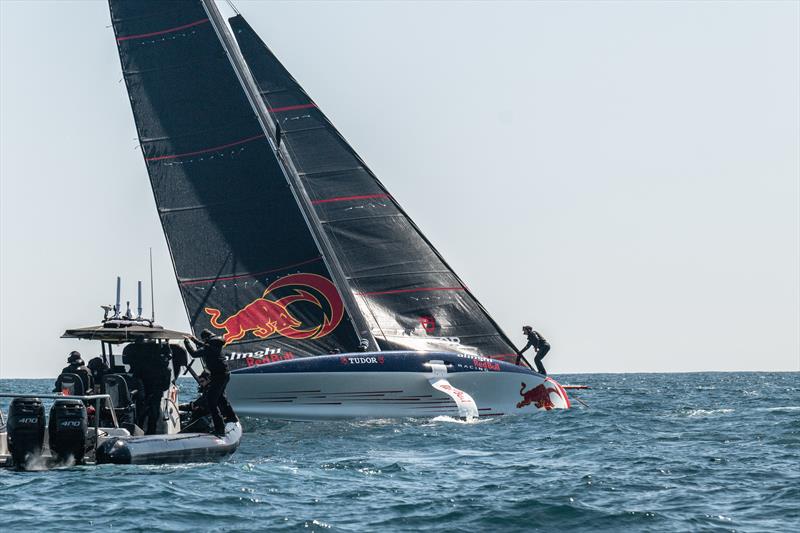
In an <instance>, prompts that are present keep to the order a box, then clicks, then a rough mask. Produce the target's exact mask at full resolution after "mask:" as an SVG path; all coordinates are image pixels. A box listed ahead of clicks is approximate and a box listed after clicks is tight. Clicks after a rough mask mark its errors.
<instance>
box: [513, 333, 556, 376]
mask: <svg viewBox="0 0 800 533" xmlns="http://www.w3.org/2000/svg"><path fill="white" fill-rule="evenodd" d="M522 333H523V334H525V335H527V336H528V344H526V345H525V347H524V348H523V349H522V350H520V351H519V355H517V362H516V364H519V361H520V359H522V354H523V353H525V350H527V349H528V348H530V347H533V349H534V350H536V356H535V357H534V358H533V362H534V363H536V370H537V372H539V373H540V374H544V375H545V376H546V375H547V371H546V370H545V369H544V365H543V364H542V359H544V356H545V355H547V352H549V351H550V343H549V342H547V341H546V340H545V338H544V337H542V336H541V335H540V334H539V332H538V331H533V328H532V327H530V326H523V327H522Z"/></svg>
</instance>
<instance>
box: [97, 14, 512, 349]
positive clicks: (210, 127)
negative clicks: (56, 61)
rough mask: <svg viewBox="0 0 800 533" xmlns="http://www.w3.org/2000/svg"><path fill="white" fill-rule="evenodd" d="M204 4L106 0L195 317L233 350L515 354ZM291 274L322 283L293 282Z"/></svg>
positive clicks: (277, 75) (308, 106) (268, 60)
mask: <svg viewBox="0 0 800 533" xmlns="http://www.w3.org/2000/svg"><path fill="white" fill-rule="evenodd" d="M212 2H213V0H204V1H200V0H186V1H184V2H164V1H157V2H129V1H126V0H110V4H111V7H112V19H113V21H114V29H115V32H116V34H117V42H118V45H119V51H120V57H121V60H122V65H123V71H124V72H125V79H126V83H127V85H128V90H129V93H130V95H131V104H132V107H133V110H134V116H135V118H136V122H137V127H138V129H139V135H140V139H141V142H142V150H143V152H144V156H145V161H146V163H147V166H148V171H149V173H150V178H151V183H152V186H153V190H154V194H155V197H156V203H157V206H158V209H159V213H160V215H161V220H162V224H163V226H164V231H165V234H166V236H167V240H168V242H169V245H170V250H171V253H172V256H173V261H174V263H175V271H176V275H177V277H178V282H179V284H180V286H181V293H182V295H183V298H184V302H185V304H186V308H187V312H188V313H189V316H190V321H191V325H192V328H193V329H194V330H195V331H197V330H198V329H202V328H204V327H211V328H216V330H217V331H219V332H220V333H223V334H224V335H225V337H226V340H229V341H230V342H229V344H228V345H227V349H228V350H230V351H231V352H237V353H254V354H259V353H262V354H265V353H266V354H268V353H272V352H274V351H275V350H276V348H280V349H281V350H282V351H283V353H285V352H286V351H289V352H291V353H293V354H295V355H301V356H302V355H317V354H322V353H330V351H332V350H334V349H341V350H343V351H346V350H352V349H353V348H354V347H355V346H356V345H357V344H358V342H359V339H360V338H365V339H367V340H368V341H369V342H370V343H371V342H372V341H373V340H375V341H377V344H378V346H379V348H380V349H383V350H387V349H413V350H443V349H444V350H455V351H461V352H467V353H472V354H477V355H483V356H487V357H493V358H498V359H508V358H511V357H514V356H515V355H516V349H515V348H514V346H513V344H512V343H511V341H510V340H509V339H508V338H507V337H506V335H505V334H504V333H503V332H502V331H501V330H500V328H499V326H498V325H497V324H496V323H495V322H494V321H493V320H492V318H491V317H490V316H489V314H488V313H487V312H486V311H485V309H484V308H483V307H482V306H481V305H480V303H479V302H478V301H477V299H475V297H474V296H473V295H472V294H471V292H470V291H469V290H468V289H467V287H466V286H465V285H464V283H463V282H462V281H461V280H460V279H459V278H458V276H457V275H456V274H455V273H454V272H453V271H452V269H451V268H450V267H449V266H448V265H447V263H446V262H445V261H444V259H443V258H442V257H441V255H440V254H439V253H438V252H437V251H436V250H435V249H434V247H433V246H432V245H431V243H430V242H429V241H428V240H427V239H426V238H425V237H424V235H423V234H422V233H421V232H420V231H419V229H418V228H417V226H416V225H415V224H414V223H413V221H412V220H411V219H410V218H409V217H408V216H407V214H406V213H405V212H404V211H403V210H402V208H401V207H400V206H399V205H398V203H397V202H396V201H395V200H394V199H393V198H392V196H391V195H390V194H389V192H388V191H387V189H386V188H385V187H384V186H383V185H382V184H381V183H380V181H378V179H377V178H376V177H375V176H374V175H373V173H372V172H371V171H370V170H369V168H368V167H367V166H366V165H365V164H364V162H363V161H362V160H361V158H360V157H359V156H358V155H357V154H356V153H355V152H354V150H353V149H352V148H351V147H350V146H349V145H348V144H347V142H346V141H345V140H344V138H343V137H342V136H341V135H340V134H339V132H338V131H337V130H336V129H335V128H334V127H333V125H332V124H331V123H330V121H329V120H328V119H327V118H326V117H325V115H324V114H323V113H322V112H321V111H320V109H319V108H318V107H317V105H316V104H315V103H314V102H313V101H312V100H311V99H310V98H309V97H308V95H307V94H306V93H305V92H304V91H303V89H302V88H301V87H300V85H299V84H298V83H297V82H296V81H295V80H294V78H293V77H292V76H291V75H290V74H289V72H288V71H287V70H286V69H285V68H284V67H283V65H281V63H280V62H279V61H278V59H277V58H276V57H275V56H274V55H273V54H272V53H271V52H270V50H269V49H268V48H267V46H266V45H265V44H264V43H263V42H262V41H261V39H260V38H259V37H258V35H256V33H255V32H254V31H253V29H252V28H251V27H250V26H249V25H248V23H247V22H246V21H245V20H244V18H243V17H242V16H241V15H237V16H235V17H233V18H231V19H230V21H229V24H230V29H231V30H232V32H231V33H232V35H233V37H234V38H235V41H233V40H232V39H230V35H229V34H226V32H227V31H228V28H227V26H226V27H222V25H221V24H219V19H218V17H219V13H218V12H216V7H215V6H213V5H210V4H212ZM204 3H205V5H206V7H205V10H204V8H203V4H204ZM209 18H210V19H211V21H210V23H209V21H208V19H209ZM215 21H216V24H212V23H215ZM212 26H214V27H213V28H212ZM214 28H216V30H217V32H216V34H215V32H214ZM234 48H235V49H234ZM226 52H227V54H226ZM244 78H247V79H244ZM254 92H257V97H260V101H258V102H254V101H253V97H252V94H253V93H254ZM247 94H250V95H251V98H250V100H249V101H248V98H247ZM302 275H309V276H311V275H313V276H317V278H308V279H307V280H312V279H313V280H316V281H317V282H319V284H320V287H321V286H322V285H323V283H322V281H321V280H323V279H324V280H325V281H327V282H329V283H328V284H327V285H325V290H321V289H320V287H314V286H313V285H307V284H306V285H304V281H303V280H304V279H305V278H302V277H298V276H302ZM287 276H294V277H289V279H288V280H287ZM281 280H286V281H281ZM307 280H306V281H307ZM276 283H277V284H278V285H277V286H276V285H275V284H276ZM331 285H335V286H336V287H335V289H333V292H332V289H331ZM331 295H334V296H331ZM335 296H339V298H336V297H335ZM329 297H330V298H329ZM331 298H332V299H333V300H335V301H334V302H333V303H332V302H331ZM265 302H266V303H265ZM273 304H275V305H273ZM261 308H264V309H261ZM276 308H277V309H283V310H284V311H285V312H284V313H283V319H282V321H280V320H279V322H280V325H281V327H273V326H269V327H263V326H264V324H266V323H267V322H269V320H273V318H271V317H273V316H274V315H275V314H276V313H278V311H276ZM259 312H260V313H261V314H259ZM278 314H280V313H278ZM265 317H266V319H268V320H267V322H265V321H264V318H265ZM337 317H341V318H339V322H337V324H336V325H335V327H333V328H331V326H332V324H333V322H335V321H336V319H337ZM259 328H261V329H259ZM323 332H324V334H322V333H323ZM309 333H310V335H309ZM303 335H309V336H307V337H303ZM234 337H236V338H234ZM234 358H235V357H234Z"/></svg>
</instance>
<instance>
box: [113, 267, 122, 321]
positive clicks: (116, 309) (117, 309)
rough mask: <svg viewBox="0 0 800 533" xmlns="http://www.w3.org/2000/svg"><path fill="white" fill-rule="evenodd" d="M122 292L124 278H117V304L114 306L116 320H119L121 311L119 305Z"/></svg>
mask: <svg viewBox="0 0 800 533" xmlns="http://www.w3.org/2000/svg"><path fill="white" fill-rule="evenodd" d="M121 290H122V278H121V277H119V276H117V303H116V304H115V305H114V318H119V312H120V310H121V309H120V305H119V303H120V302H119V299H120V291H121Z"/></svg>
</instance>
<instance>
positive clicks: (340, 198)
mask: <svg viewBox="0 0 800 533" xmlns="http://www.w3.org/2000/svg"><path fill="white" fill-rule="evenodd" d="M371 198H389V195H388V194H364V195H362V196H337V197H335V198H325V199H323V200H313V201H312V202H311V203H312V204H327V203H329V202H347V201H348V200H369V199H371Z"/></svg>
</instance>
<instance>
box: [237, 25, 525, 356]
mask: <svg viewBox="0 0 800 533" xmlns="http://www.w3.org/2000/svg"><path fill="white" fill-rule="evenodd" d="M230 26H231V28H232V30H233V34H234V36H235V37H236V40H237V42H238V44H239V48H240V50H241V52H242V55H243V56H244V59H245V61H246V62H247V65H248V67H249V69H250V71H251V72H252V75H253V77H254V79H255V82H256V84H257V86H258V89H259V91H260V94H261V97H262V99H263V101H264V104H265V105H266V107H267V109H268V110H269V111H270V115H271V118H272V119H273V120H274V123H275V125H276V128H277V131H278V137H279V139H280V143H279V150H280V152H281V155H282V157H283V159H284V160H286V161H289V162H290V164H289V165H287V166H288V167H289V170H290V171H291V172H293V173H295V175H296V176H297V177H298V178H299V180H300V181H301V183H302V185H303V187H304V188H305V190H306V192H307V193H308V197H309V199H310V201H311V204H312V205H313V208H314V214H315V219H316V221H317V222H319V224H320V225H321V227H322V228H323V229H324V233H325V235H326V236H327V238H328V241H329V242H330V244H331V248H332V253H333V254H335V256H336V258H337V260H338V263H339V265H340V266H341V268H342V270H343V273H344V276H345V277H346V280H347V285H348V286H347V288H346V289H349V290H350V291H352V292H353V294H354V295H355V296H356V299H357V301H358V303H359V307H360V309H361V312H362V313H363V315H364V317H365V318H366V319H367V322H368V323H369V325H370V327H371V332H372V335H373V336H374V337H375V339H376V340H377V341H378V343H379V345H380V346H381V348H382V349H414V350H442V349H444V350H458V351H465V352H470V353H476V354H479V355H484V356H487V357H493V358H497V359H510V358H514V357H516V349H515V348H514V347H513V344H512V343H511V342H510V341H509V340H508V338H507V337H506V336H505V335H504V334H503V332H502V331H501V330H500V328H499V327H498V325H497V324H496V323H495V322H494V321H493V320H492V318H491V317H490V316H489V314H488V313H487V312H486V311H485V309H484V308H483V307H482V306H481V304H480V303H479V302H478V301H477V300H476V299H475V297H474V296H473V295H472V294H471V293H470V291H469V290H468V289H467V287H466V286H465V285H464V283H462V281H461V280H460V279H459V278H458V276H456V274H455V273H454V272H453V271H452V270H451V269H450V267H449V266H448V265H447V264H446V263H445V261H444V259H443V258H442V256H441V255H440V254H439V253H438V252H437V251H436V250H435V249H434V247H433V246H432V245H431V243H430V242H428V240H427V239H426V238H425V236H424V235H422V233H421V232H420V231H419V229H418V228H417V226H416V225H415V224H414V223H413V222H412V221H411V219H410V218H409V217H408V215H406V213H405V212H404V211H403V210H402V208H401V207H400V206H399V205H398V203H397V202H396V201H395V200H394V199H393V198H392V196H391V195H390V194H389V193H388V191H387V190H386V188H385V187H384V186H383V185H382V184H381V183H380V182H379V181H378V179H377V178H376V177H375V175H374V174H373V173H372V172H371V171H370V170H369V168H367V166H366V165H365V164H364V162H363V161H362V160H361V158H360V157H359V156H358V154H356V153H355V151H354V150H353V149H352V148H351V147H350V145H348V144H347V142H346V141H345V140H344V138H343V137H342V136H341V135H340V134H339V132H338V131H337V130H336V128H334V127H333V125H332V124H331V122H330V121H329V120H328V119H327V118H326V117H325V115H324V114H323V113H322V111H320V109H319V107H317V105H316V104H315V103H314V102H313V101H312V100H311V98H309V96H308V95H307V94H306V93H305V91H303V89H302V87H300V85H299V84H298V83H297V82H296V81H295V80H294V78H293V77H292V76H291V75H290V74H289V72H288V71H287V70H286V69H285V68H284V67H283V65H282V64H281V63H280V61H278V59H277V58H276V57H275V55H274V54H272V52H271V51H270V50H269V48H267V46H266V45H265V44H264V43H263V42H262V41H261V39H260V38H259V37H258V35H257V34H256V33H255V31H253V29H252V28H251V27H250V25H249V24H248V23H247V22H246V21H245V20H244V18H243V17H242V16H241V15H238V16H236V17H233V18H231V19H230ZM340 288H341V289H342V290H346V289H345V288H344V287H340Z"/></svg>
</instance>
